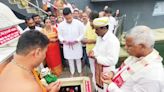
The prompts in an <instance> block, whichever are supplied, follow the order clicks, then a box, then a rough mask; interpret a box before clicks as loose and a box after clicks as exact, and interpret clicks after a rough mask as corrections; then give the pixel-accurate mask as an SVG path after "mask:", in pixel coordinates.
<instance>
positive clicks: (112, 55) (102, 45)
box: [93, 31, 120, 71]
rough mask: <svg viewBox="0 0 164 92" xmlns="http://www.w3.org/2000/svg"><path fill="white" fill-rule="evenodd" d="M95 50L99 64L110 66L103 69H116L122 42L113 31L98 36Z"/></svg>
mask: <svg viewBox="0 0 164 92" xmlns="http://www.w3.org/2000/svg"><path fill="white" fill-rule="evenodd" d="M93 51H94V55H95V58H96V59H97V62H98V63H99V64H101V65H104V66H109V67H104V68H103V69H104V70H103V71H111V70H115V65H116V63H117V62H118V57H119V51H120V42H119V40H118V38H117V37H116V36H115V35H114V34H113V33H112V32H111V31H108V32H107V33H106V34H105V35H104V36H103V37H98V38H97V40H96V45H95V47H94V48H93Z"/></svg>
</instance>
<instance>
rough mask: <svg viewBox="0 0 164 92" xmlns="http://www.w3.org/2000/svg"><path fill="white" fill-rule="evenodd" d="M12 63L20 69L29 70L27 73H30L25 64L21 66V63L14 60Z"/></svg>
mask: <svg viewBox="0 0 164 92" xmlns="http://www.w3.org/2000/svg"><path fill="white" fill-rule="evenodd" d="M12 63H13V64H14V65H16V66H18V67H19V68H21V69H22V70H25V71H27V72H29V73H32V71H31V70H30V69H27V68H26V67H25V66H23V65H21V64H19V63H17V62H16V61H12Z"/></svg>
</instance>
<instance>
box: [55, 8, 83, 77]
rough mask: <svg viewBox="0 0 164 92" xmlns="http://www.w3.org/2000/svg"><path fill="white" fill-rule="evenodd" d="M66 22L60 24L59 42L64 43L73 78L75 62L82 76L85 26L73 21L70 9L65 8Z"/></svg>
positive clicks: (64, 51)
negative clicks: (82, 41)
mask: <svg viewBox="0 0 164 92" xmlns="http://www.w3.org/2000/svg"><path fill="white" fill-rule="evenodd" d="M63 15H64V18H65V20H64V21H63V22H61V23H60V24H59V27H58V29H59V31H58V33H59V35H58V36H59V40H60V41H61V42H62V43H63V53H64V58H65V59H67V60H68V63H69V67H70V72H71V76H73V75H74V73H75V66H74V60H75V61H76V66H77V70H78V73H80V74H81V71H82V70H81V68H82V66H81V58H82V53H83V51H82V44H81V40H82V39H83V36H84V25H83V24H82V22H80V21H79V20H77V19H73V16H72V13H71V10H70V8H64V10H63Z"/></svg>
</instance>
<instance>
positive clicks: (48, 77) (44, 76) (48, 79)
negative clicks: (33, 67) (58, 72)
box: [40, 67, 57, 86]
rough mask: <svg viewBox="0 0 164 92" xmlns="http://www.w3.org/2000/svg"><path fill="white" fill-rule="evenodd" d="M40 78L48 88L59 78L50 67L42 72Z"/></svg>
mask: <svg viewBox="0 0 164 92" xmlns="http://www.w3.org/2000/svg"><path fill="white" fill-rule="evenodd" d="M40 77H41V80H40V81H41V83H42V84H43V85H44V86H48V84H50V83H52V82H55V81H57V77H56V76H55V75H53V74H52V73H51V71H50V69H49V68H48V67H47V68H43V69H42V70H41V73H40Z"/></svg>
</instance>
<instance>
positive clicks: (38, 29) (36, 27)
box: [24, 26, 42, 31]
mask: <svg viewBox="0 0 164 92" xmlns="http://www.w3.org/2000/svg"><path fill="white" fill-rule="evenodd" d="M29 30H30V28H29V27H27V28H26V29H24V31H29ZM34 30H37V31H41V30H42V28H41V27H38V26H35V29H34Z"/></svg>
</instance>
